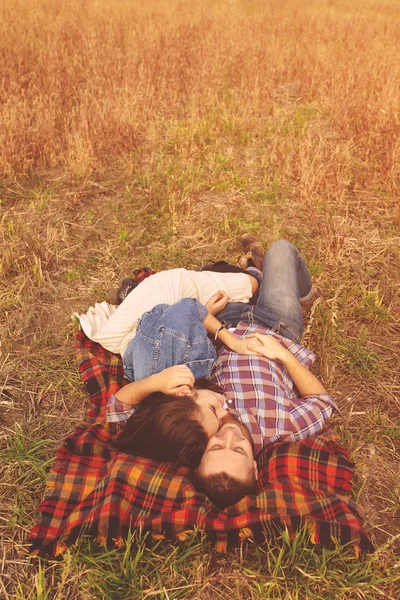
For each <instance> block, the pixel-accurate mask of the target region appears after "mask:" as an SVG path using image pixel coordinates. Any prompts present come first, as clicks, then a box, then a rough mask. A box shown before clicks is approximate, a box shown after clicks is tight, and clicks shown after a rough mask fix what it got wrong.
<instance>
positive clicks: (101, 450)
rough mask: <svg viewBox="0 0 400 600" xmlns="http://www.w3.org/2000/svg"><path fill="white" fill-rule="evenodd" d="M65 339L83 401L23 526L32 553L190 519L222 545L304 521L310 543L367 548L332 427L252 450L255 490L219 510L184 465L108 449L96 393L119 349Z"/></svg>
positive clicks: (118, 365) (185, 526) (114, 428)
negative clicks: (33, 517) (83, 410)
mask: <svg viewBox="0 0 400 600" xmlns="http://www.w3.org/2000/svg"><path fill="white" fill-rule="evenodd" d="M75 349H76V355H77V359H78V364H79V370H80V373H81V376H82V379H83V382H84V384H85V387H86V389H87V391H88V393H89V395H90V398H91V402H92V407H91V409H90V410H89V411H88V413H87V415H86V418H85V420H84V421H83V422H82V424H81V425H80V426H79V427H78V428H77V429H76V430H75V431H74V433H72V434H71V435H70V436H69V437H68V438H67V440H66V441H65V443H64V444H63V445H62V447H61V448H60V449H59V451H58V454H57V458H56V462H55V464H54V467H53V469H52V471H51V473H50V476H49V479H48V482H47V485H46V490H45V494H44V498H43V501H42V502H41V503H40V505H39V508H38V510H39V515H40V519H39V522H38V523H37V525H35V527H34V528H33V529H32V531H31V533H30V543H31V551H32V552H33V553H34V554H38V553H46V554H49V555H52V556H57V555H59V554H61V553H62V552H63V551H64V550H65V549H66V547H67V546H68V545H70V544H72V543H74V542H76V541H77V540H79V539H81V538H82V537H84V536H87V535H89V536H95V537H96V538H97V539H99V540H100V541H103V542H107V543H109V544H113V543H119V542H120V541H121V540H122V539H123V538H124V537H125V536H126V535H127V532H128V530H129V529H130V528H137V529H140V530H142V531H150V532H151V534H152V535H153V536H154V537H155V538H157V539H159V538H163V537H167V538H177V539H184V538H185V537H186V535H187V533H188V532H189V531H192V530H193V529H194V528H197V529H200V530H203V531H205V532H206V533H207V534H208V536H209V537H210V538H211V540H212V541H214V542H215V543H216V547H217V549H218V550H220V551H224V550H225V549H226V548H227V547H232V546H237V545H239V544H241V543H242V542H243V541H244V540H245V539H246V538H252V539H253V540H254V541H255V542H256V543H262V542H263V541H265V539H266V538H269V539H270V538H272V537H273V536H277V535H279V532H280V531H282V530H283V529H285V528H287V529H288V530H289V532H290V533H294V532H295V531H297V530H298V529H299V528H301V527H303V526H305V527H306V528H307V530H308V532H309V534H310V539H311V541H312V542H313V543H316V544H323V545H329V544H331V543H340V544H345V543H348V542H351V543H352V544H353V545H354V547H355V548H356V549H357V550H358V549H359V548H360V549H363V550H368V551H370V550H373V547H372V545H371V542H370V541H369V539H368V536H367V534H366V533H365V531H364V530H363V528H362V526H361V518H362V511H361V509H360V507H359V506H358V505H357V504H356V502H354V501H353V500H352V499H351V498H350V492H351V483H350V482H351V477H352V473H353V465H352V464H351V463H350V462H349V459H348V454H347V453H346V451H345V450H344V449H343V448H342V447H341V446H339V445H338V444H337V443H336V442H335V441H334V440H333V439H332V435H330V436H329V435H325V436H318V437H317V438H314V439H306V440H303V441H301V442H297V443H276V444H274V445H272V446H270V447H269V448H268V450H267V451H265V452H264V453H263V454H262V455H261V456H260V458H259V466H260V481H259V483H260V489H259V491H258V493H257V495H254V496H247V497H245V498H243V499H242V500H240V501H239V502H238V503H237V504H235V505H233V506H231V507H229V508H227V509H225V510H220V509H218V508H217V507H215V506H213V505H212V504H211V502H210V501H209V500H208V499H207V498H206V497H205V496H204V495H203V494H201V493H198V492H196V490H195V489H194V487H193V485H192V483H191V481H190V477H189V471H188V469H187V468H184V467H182V468H181V469H179V470H178V471H176V470H173V469H172V468H171V465H170V464H168V463H161V464H160V463H157V462H155V461H151V460H147V459H143V458H135V457H133V456H129V455H127V454H123V453H116V452H113V451H111V450H110V449H109V447H108V445H107V442H108V441H109V440H110V439H111V438H112V437H114V436H115V435H116V433H117V432H118V428H119V425H118V424H113V423H108V422H107V419H106V402H107V399H108V398H109V396H110V395H111V394H112V393H114V392H116V391H117V390H118V388H119V387H121V385H123V370H122V362H121V359H120V357H119V356H117V355H115V354H112V353H110V352H108V351H107V350H104V348H102V347H101V346H100V345H99V344H96V343H94V342H91V341H90V340H89V339H88V338H86V336H85V335H84V334H83V333H82V332H80V333H79V334H78V335H77V338H76V345H75Z"/></svg>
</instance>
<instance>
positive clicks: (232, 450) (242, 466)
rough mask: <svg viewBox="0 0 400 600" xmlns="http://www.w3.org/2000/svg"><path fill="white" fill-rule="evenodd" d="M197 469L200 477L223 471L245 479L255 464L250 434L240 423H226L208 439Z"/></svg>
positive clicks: (255, 470)
mask: <svg viewBox="0 0 400 600" xmlns="http://www.w3.org/2000/svg"><path fill="white" fill-rule="evenodd" d="M198 471H199V473H200V475H202V477H208V476H209V475H214V474H216V473H222V472H225V473H227V474H228V475H231V476H232V477H235V478H236V479H240V480H241V481H246V480H248V479H249V477H250V476H251V475H252V473H253V472H254V475H255V478H256V479H257V464H256V462H255V460H254V457H253V449H252V445H251V443H250V434H249V432H248V430H247V429H246V427H245V426H244V425H242V424H241V423H226V424H225V425H223V426H222V427H221V429H220V430H219V431H217V433H216V434H215V435H213V436H212V437H211V438H210V439H209V440H208V444H207V447H206V450H205V452H204V454H203V458H202V459H201V463H200V465H199V467H198Z"/></svg>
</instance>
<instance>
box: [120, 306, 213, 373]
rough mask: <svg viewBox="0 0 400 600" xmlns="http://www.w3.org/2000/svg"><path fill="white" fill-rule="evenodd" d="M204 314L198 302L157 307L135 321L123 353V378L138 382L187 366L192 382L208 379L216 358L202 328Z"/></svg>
mask: <svg viewBox="0 0 400 600" xmlns="http://www.w3.org/2000/svg"><path fill="white" fill-rule="evenodd" d="M207 314H208V311H207V309H206V307H205V306H203V305H202V304H201V303H200V302H199V301H198V300H195V299H194V298H184V299H183V300H180V301H179V302H176V304H173V305H172V306H169V305H168V304H158V305H157V306H155V307H154V308H153V309H152V310H150V311H149V312H147V313H145V314H144V315H143V316H142V317H141V319H139V322H138V326H137V330H136V335H135V337H134V338H133V340H132V341H131V342H130V344H129V346H128V347H127V349H126V350H125V352H124V356H123V362H124V370H125V377H127V378H128V379H129V380H130V381H139V380H140V379H144V378H145V377H149V376H150V375H153V374H154V373H159V372H160V371H162V370H163V369H166V368H168V367H172V366H174V365H182V364H184V365H187V366H188V367H189V369H190V370H191V371H192V373H193V375H194V377H195V379H200V378H201V377H207V378H209V377H210V375H211V369H212V367H213V364H214V362H215V360H216V358H217V353H216V350H215V348H214V346H213V344H212V342H211V340H210V339H209V338H208V337H207V331H206V329H205V327H204V325H203V321H204V319H205V318H206V316H207Z"/></svg>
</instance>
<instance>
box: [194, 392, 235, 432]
mask: <svg viewBox="0 0 400 600" xmlns="http://www.w3.org/2000/svg"><path fill="white" fill-rule="evenodd" d="M191 397H192V398H193V400H194V401H195V403H196V404H197V407H198V409H199V411H200V418H199V421H200V423H201V424H202V425H203V427H204V430H205V432H206V433H207V435H208V437H209V438H210V437H211V436H212V435H214V434H215V433H217V431H218V429H219V428H220V426H221V424H220V420H221V419H222V418H223V417H225V415H226V414H227V412H228V411H227V410H225V409H224V408H223V406H224V401H225V398H224V396H223V395H222V394H218V392H213V391H211V390H196V389H194V390H193V393H192V394H191Z"/></svg>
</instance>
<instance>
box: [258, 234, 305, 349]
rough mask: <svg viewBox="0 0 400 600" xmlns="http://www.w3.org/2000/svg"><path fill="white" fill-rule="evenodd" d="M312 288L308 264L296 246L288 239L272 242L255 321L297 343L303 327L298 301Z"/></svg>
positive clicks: (264, 270)
mask: <svg viewBox="0 0 400 600" xmlns="http://www.w3.org/2000/svg"><path fill="white" fill-rule="evenodd" d="M312 290H313V288H312V283H311V277H310V274H309V272H308V268H307V265H306V263H305V261H304V259H303V257H302V256H301V254H300V252H299V251H298V249H297V248H296V247H295V246H294V245H293V244H291V243H290V242H288V241H287V240H278V241H277V242H274V243H273V244H272V245H271V246H270V247H269V248H268V251H267V253H266V256H265V260H264V267H263V282H262V285H261V289H260V292H259V297H258V302H257V304H256V306H255V307H254V310H253V319H254V322H256V323H260V324H261V325H264V326H265V327H271V328H273V329H275V330H276V331H277V332H278V333H281V334H282V335H284V336H286V337H288V338H290V339H292V340H294V341H296V342H300V340H301V336H302V335H303V330H304V323H303V315H302V312H301V305H300V300H304V299H307V297H309V296H310V294H312Z"/></svg>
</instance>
